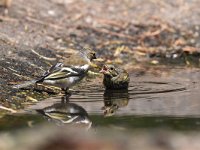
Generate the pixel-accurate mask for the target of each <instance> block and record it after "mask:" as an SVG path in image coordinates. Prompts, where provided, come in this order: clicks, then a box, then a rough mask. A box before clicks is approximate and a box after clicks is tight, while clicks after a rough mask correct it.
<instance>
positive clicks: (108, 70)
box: [100, 65, 119, 77]
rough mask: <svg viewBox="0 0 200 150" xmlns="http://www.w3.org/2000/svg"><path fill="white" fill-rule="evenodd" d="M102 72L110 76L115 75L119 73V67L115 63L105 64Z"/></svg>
mask: <svg viewBox="0 0 200 150" xmlns="http://www.w3.org/2000/svg"><path fill="white" fill-rule="evenodd" d="M100 73H103V74H104V75H108V76H110V77H115V76H117V75H118V74H119V73H118V71H117V69H116V68H115V66H113V65H104V66H103V67H102V69H101V71H100Z"/></svg>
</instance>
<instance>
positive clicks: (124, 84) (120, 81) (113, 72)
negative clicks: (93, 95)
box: [100, 65, 130, 90]
mask: <svg viewBox="0 0 200 150" xmlns="http://www.w3.org/2000/svg"><path fill="white" fill-rule="evenodd" d="M100 72H101V73H103V74H104V79H103V84H104V86H105V88H106V89H111V90H120V89H128V85H129V81H130V78H129V74H128V73H127V72H126V70H124V69H120V68H116V67H115V66H114V65H104V66H103V67H102V69H101V71H100Z"/></svg>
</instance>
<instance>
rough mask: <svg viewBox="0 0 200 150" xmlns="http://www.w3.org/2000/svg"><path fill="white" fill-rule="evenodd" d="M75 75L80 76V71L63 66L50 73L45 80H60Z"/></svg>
mask: <svg viewBox="0 0 200 150" xmlns="http://www.w3.org/2000/svg"><path fill="white" fill-rule="evenodd" d="M73 76H79V72H76V71H74V70H73V69H71V68H70V67H62V68H61V69H60V70H58V71H55V72H53V73H50V74H49V75H48V76H46V77H45V78H44V80H58V79H63V78H67V77H73Z"/></svg>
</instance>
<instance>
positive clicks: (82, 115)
mask: <svg viewBox="0 0 200 150" xmlns="http://www.w3.org/2000/svg"><path fill="white" fill-rule="evenodd" d="M36 111H37V112H39V113H40V114H42V115H43V116H45V118H47V119H48V121H51V122H54V123H56V124H57V125H60V126H62V125H65V124H72V125H75V124H77V125H80V126H82V125H83V126H87V128H88V129H89V128H90V127H91V125H92V122H91V121H90V119H89V116H88V114H87V112H86V110H85V109H84V108H83V107H81V106H79V105H77V104H74V103H63V102H61V103H56V104H53V105H51V106H49V107H45V108H43V109H38V110H36Z"/></svg>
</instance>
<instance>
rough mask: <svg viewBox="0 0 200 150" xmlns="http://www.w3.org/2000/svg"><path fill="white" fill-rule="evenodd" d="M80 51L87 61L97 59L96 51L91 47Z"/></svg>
mask: <svg viewBox="0 0 200 150" xmlns="http://www.w3.org/2000/svg"><path fill="white" fill-rule="evenodd" d="M80 53H81V55H82V57H83V58H84V59H85V60H86V61H87V62H92V60H94V59H97V57H96V53H95V51H94V50H92V49H91V48H89V47H84V48H83V49H82V50H80Z"/></svg>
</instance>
